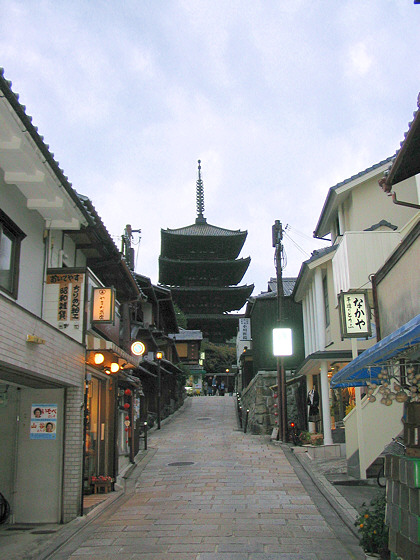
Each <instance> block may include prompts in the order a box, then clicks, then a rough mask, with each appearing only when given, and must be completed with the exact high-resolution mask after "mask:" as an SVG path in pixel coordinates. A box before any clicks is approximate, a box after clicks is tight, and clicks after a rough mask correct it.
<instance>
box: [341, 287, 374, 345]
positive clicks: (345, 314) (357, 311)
mask: <svg viewBox="0 0 420 560" xmlns="http://www.w3.org/2000/svg"><path fill="white" fill-rule="evenodd" d="M338 299H339V306H340V327H341V338H353V337H354V338H363V337H366V338H368V337H369V336H371V334H372V332H371V326H370V308H369V302H368V298H367V292H366V291H358V292H341V293H340V294H339V296H338Z"/></svg>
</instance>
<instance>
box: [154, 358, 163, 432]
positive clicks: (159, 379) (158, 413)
mask: <svg viewBox="0 0 420 560" xmlns="http://www.w3.org/2000/svg"><path fill="white" fill-rule="evenodd" d="M155 358H156V361H157V366H158V391H157V429H158V430H160V400H161V392H162V379H161V371H160V363H161V361H162V358H163V352H156V354H155Z"/></svg>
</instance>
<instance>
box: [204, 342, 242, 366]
mask: <svg viewBox="0 0 420 560" xmlns="http://www.w3.org/2000/svg"><path fill="white" fill-rule="evenodd" d="M201 350H202V351H203V352H205V353H206V358H205V360H204V366H203V367H204V369H205V370H206V372H207V373H224V372H225V371H226V369H230V368H231V367H232V364H234V363H236V349H235V348H232V347H231V346H228V345H227V344H214V343H212V342H203V343H202V344H201Z"/></svg>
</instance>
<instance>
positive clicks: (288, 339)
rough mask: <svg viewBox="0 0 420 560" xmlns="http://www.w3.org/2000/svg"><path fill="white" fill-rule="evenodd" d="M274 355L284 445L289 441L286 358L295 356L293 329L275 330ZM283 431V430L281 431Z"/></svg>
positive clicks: (280, 424) (280, 426)
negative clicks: (275, 358)
mask: <svg viewBox="0 0 420 560" xmlns="http://www.w3.org/2000/svg"><path fill="white" fill-rule="evenodd" d="M273 354H274V356H276V357H277V385H278V386H277V394H278V403H277V407H278V409H279V410H280V411H281V415H280V416H279V432H278V433H279V436H280V432H281V439H282V441H283V443H286V441H287V388H286V376H285V371H284V360H283V358H284V356H291V355H292V354H293V344H292V329H289V328H275V329H273ZM280 429H281V430H280Z"/></svg>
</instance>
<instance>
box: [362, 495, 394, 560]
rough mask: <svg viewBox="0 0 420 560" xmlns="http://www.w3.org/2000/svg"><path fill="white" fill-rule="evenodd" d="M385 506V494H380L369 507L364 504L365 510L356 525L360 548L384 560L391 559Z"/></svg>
mask: <svg viewBox="0 0 420 560" xmlns="http://www.w3.org/2000/svg"><path fill="white" fill-rule="evenodd" d="M385 506H386V498H385V494H382V493H381V494H378V495H377V496H376V497H375V498H373V499H372V500H371V502H370V505H369V506H366V504H362V507H363V508H364V509H363V511H362V513H361V514H360V515H359V517H358V518H357V519H356V521H355V523H354V525H355V526H356V527H357V528H358V530H359V535H360V546H361V547H362V548H363V550H364V551H365V552H372V553H376V554H379V555H380V557H381V558H384V559H386V558H389V549H388V527H387V526H386V525H385Z"/></svg>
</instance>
